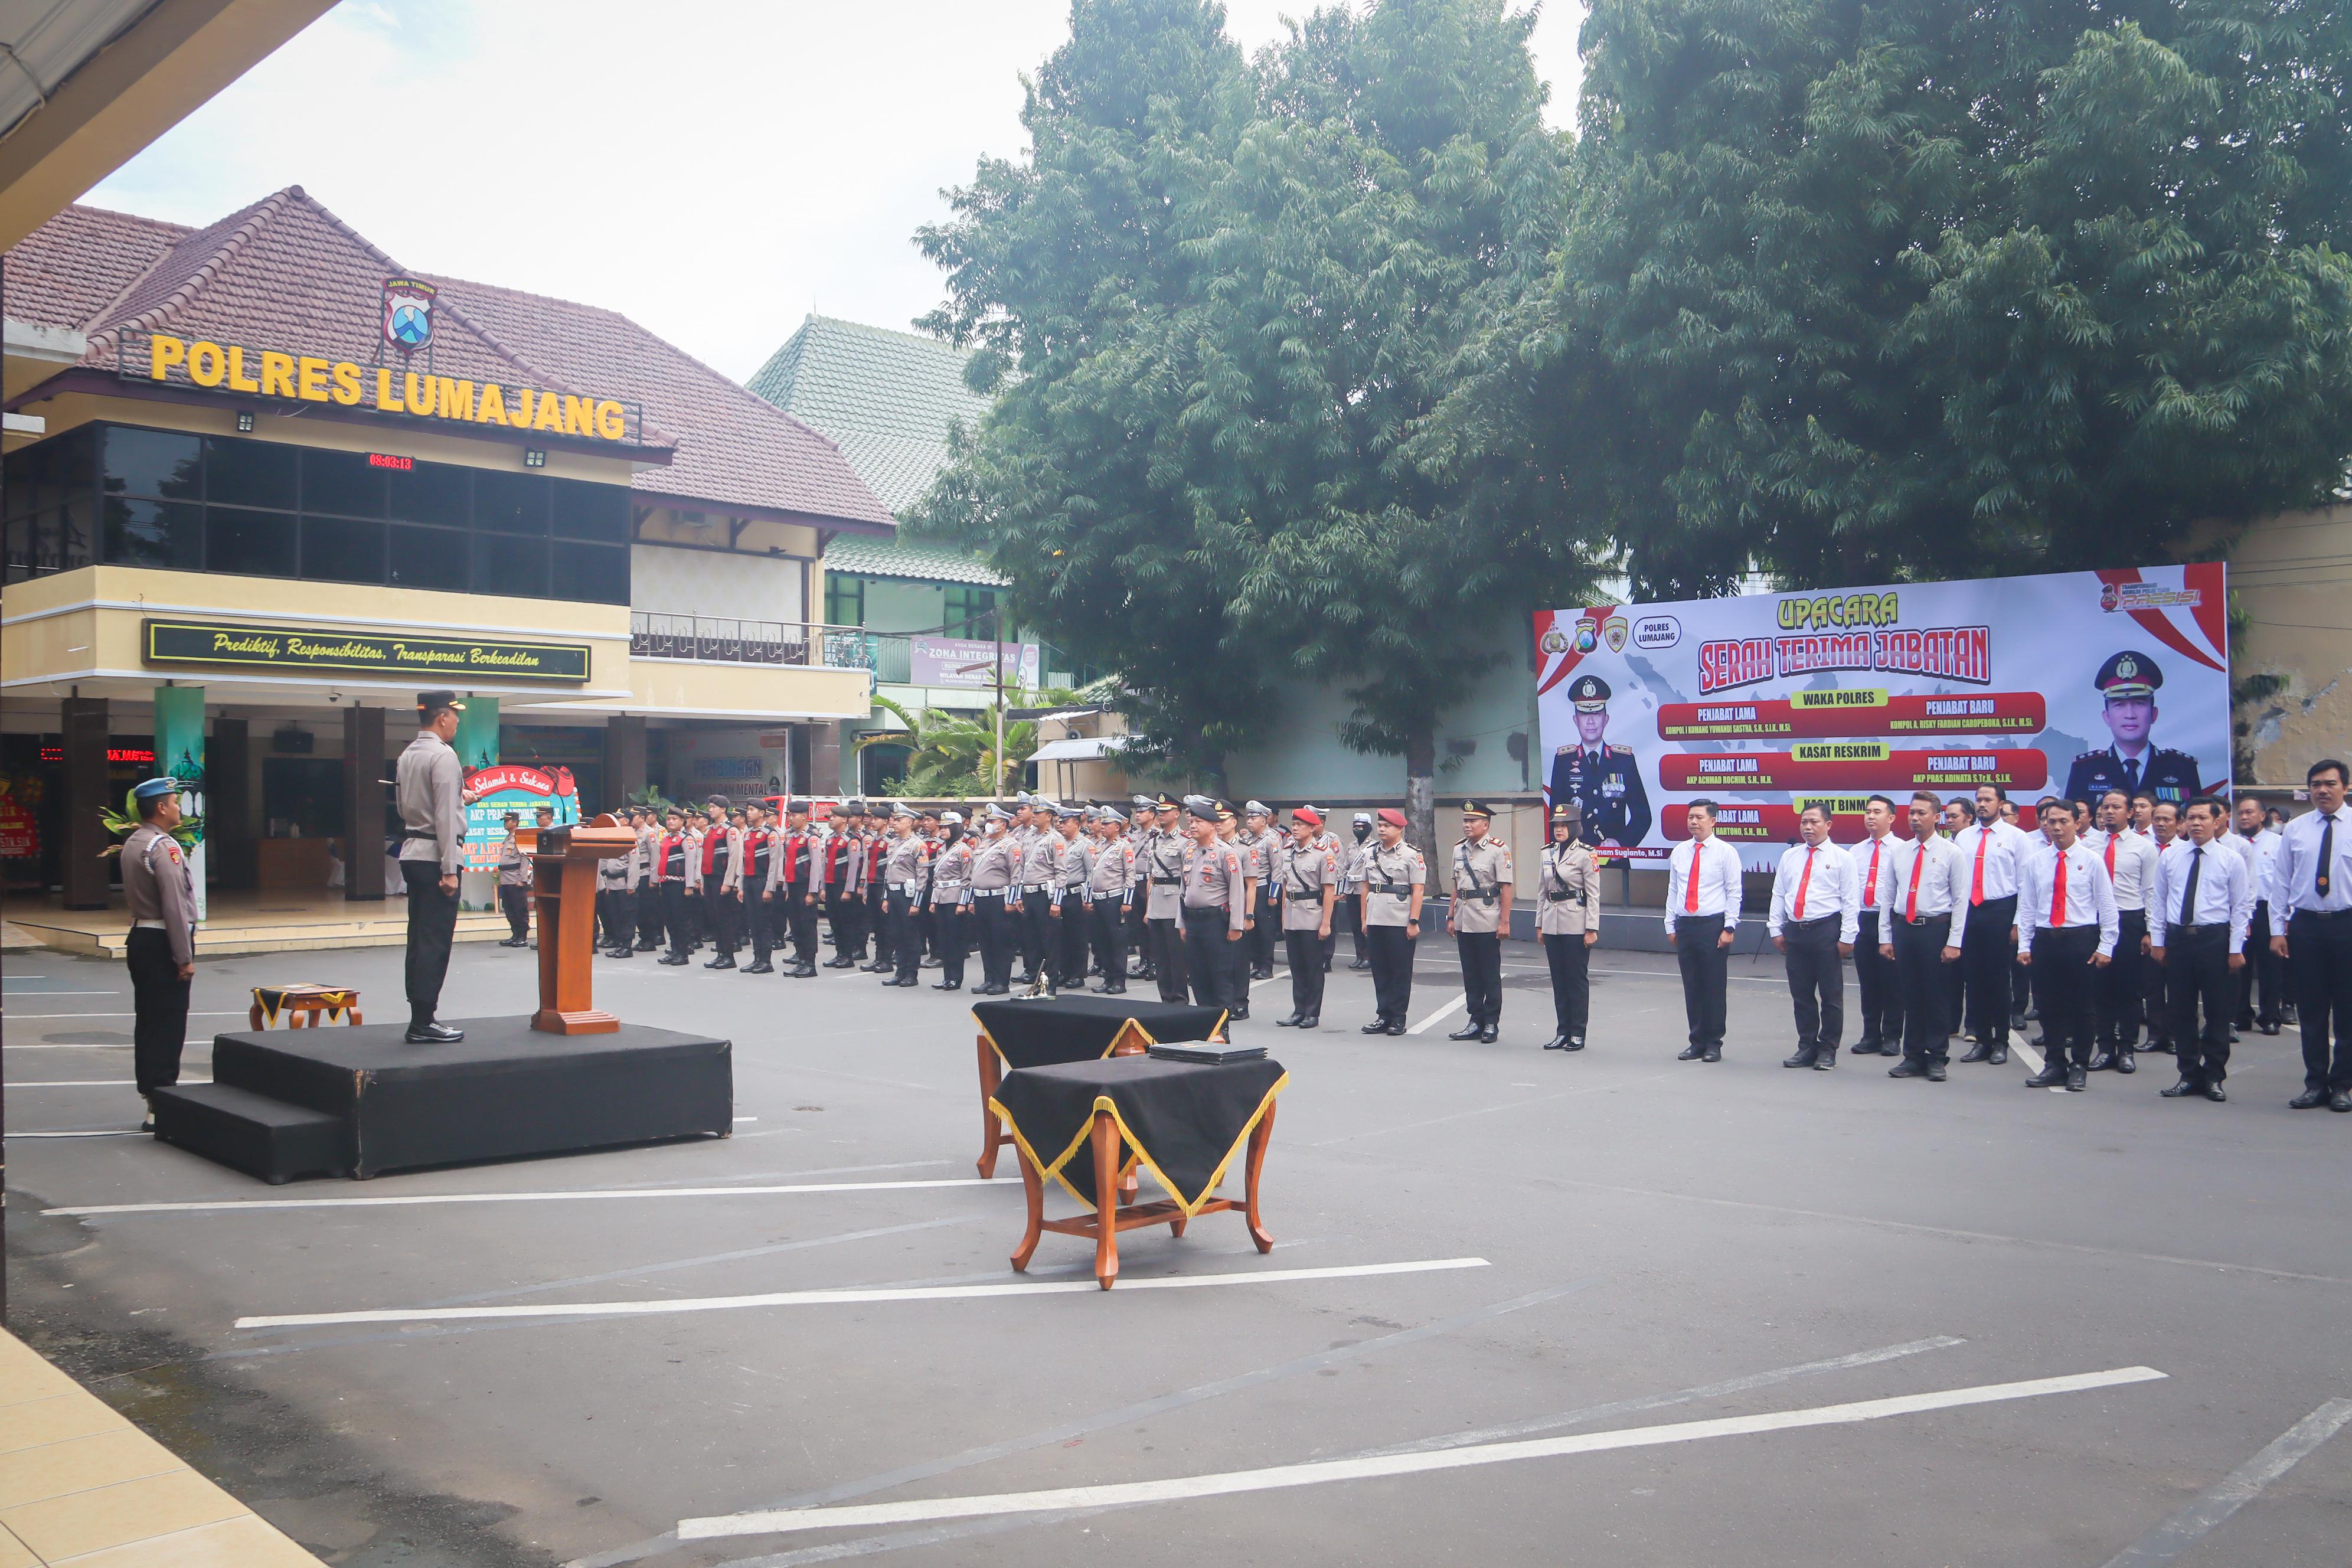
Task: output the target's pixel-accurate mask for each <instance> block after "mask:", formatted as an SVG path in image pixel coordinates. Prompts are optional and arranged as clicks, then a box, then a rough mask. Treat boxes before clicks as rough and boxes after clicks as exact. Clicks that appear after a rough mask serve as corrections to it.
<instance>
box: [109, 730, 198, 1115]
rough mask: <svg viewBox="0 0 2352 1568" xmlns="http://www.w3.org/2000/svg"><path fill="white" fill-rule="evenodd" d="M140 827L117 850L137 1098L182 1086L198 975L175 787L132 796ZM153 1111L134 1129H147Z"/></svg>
mask: <svg viewBox="0 0 2352 1568" xmlns="http://www.w3.org/2000/svg"><path fill="white" fill-rule="evenodd" d="M131 803H132V805H134V806H135V807H136V808H137V810H138V812H139V826H137V827H134V828H132V829H131V837H129V838H128V839H126V840H124V841H123V845H122V901H123V902H124V903H126V904H128V905H129V906H130V907H131V934H130V935H129V936H128V937H127V938H125V939H124V941H123V944H122V959H123V963H125V964H127V965H128V966H129V967H130V970H131V1020H132V1021H131V1070H132V1073H133V1074H134V1076H136V1078H137V1079H138V1082H139V1094H140V1098H142V1100H143V1099H145V1098H146V1097H147V1096H149V1095H151V1094H153V1093H154V1092H155V1091H156V1090H157V1089H163V1088H167V1087H169V1086H170V1085H172V1084H175V1083H177V1082H179V1081H180V1049H181V1047H183V1046H184V1044H186V1042H187V1036H188V990H189V986H190V985H191V984H192V983H193V982H194V980H195V976H196V889H195V884H194V881H193V880H192V879H190V878H189V876H188V862H187V858H186V857H185V856H184V855H182V854H181V853H180V843H179V840H178V839H176V838H173V837H172V830H173V828H175V827H177V826H180V781H179V780H178V779H175V778H173V777H172V776H170V775H169V774H166V775H164V776H163V777H162V778H152V779H149V780H147V781H146V782H145V783H144V784H139V785H137V786H135V787H134V788H133V789H132V790H131ZM154 1126H155V1113H154V1111H153V1110H152V1107H151V1108H150V1110H148V1113H147V1119H146V1121H144V1122H142V1124H141V1127H140V1131H142V1132H144V1131H153V1129H154Z"/></svg>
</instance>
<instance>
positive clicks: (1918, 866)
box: [1903, 838, 1927, 923]
mask: <svg viewBox="0 0 2352 1568" xmlns="http://www.w3.org/2000/svg"><path fill="white" fill-rule="evenodd" d="M1926 862H1927V840H1926V839H1924V838H1923V839H1921V840H1920V841H1919V842H1918V843H1916V844H1915V845H1913V846H1912V847H1911V892H1910V895H1909V896H1908V897H1906V899H1905V900H1903V918H1904V919H1905V920H1906V921H1912V922H1914V923H1916V922H1917V921H1918V919H1919V875H1920V873H1921V872H1923V871H1925V870H1927V864H1926Z"/></svg>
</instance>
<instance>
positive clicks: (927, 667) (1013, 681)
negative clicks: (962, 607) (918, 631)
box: [907, 637, 1039, 691]
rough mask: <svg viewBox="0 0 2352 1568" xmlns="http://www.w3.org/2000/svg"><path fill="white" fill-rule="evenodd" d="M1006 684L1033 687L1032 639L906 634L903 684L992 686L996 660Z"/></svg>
mask: <svg viewBox="0 0 2352 1568" xmlns="http://www.w3.org/2000/svg"><path fill="white" fill-rule="evenodd" d="M999 658H1002V659H1003V664H1002V666H1001V668H1003V671H1004V683H1005V684H1006V685H1007V686H1016V685H1017V686H1020V687H1023V688H1024V689H1028V690H1031V691H1034V690H1036V689H1037V678H1038V663H1039V659H1038V647H1037V645H1036V644H1035V643H1033V642H1024V643H1006V644H1005V645H1004V646H1003V648H1002V649H1001V650H1000V649H999V648H998V647H997V645H996V644H994V643H992V642H987V641H984V640H983V641H978V642H975V641H973V640H972V639H971V638H969V637H908V639H907V684H908V685H909V686H975V687H979V688H981V689H984V690H993V689H995V686H996V672H997V670H998V668H1000V666H999V663H998V660H999Z"/></svg>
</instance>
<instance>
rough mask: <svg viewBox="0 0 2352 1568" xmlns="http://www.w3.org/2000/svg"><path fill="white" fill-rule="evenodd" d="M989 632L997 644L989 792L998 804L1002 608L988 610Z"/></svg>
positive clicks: (1000, 798) (1000, 790) (1000, 786)
mask: <svg viewBox="0 0 2352 1568" xmlns="http://www.w3.org/2000/svg"><path fill="white" fill-rule="evenodd" d="M988 634H989V641H990V642H991V643H992V644H994V645H995V653H996V751H995V752H994V753H993V754H992V757H991V758H990V761H989V768H990V771H991V772H992V773H993V774H994V775H995V776H994V777H993V778H992V780H991V781H990V784H991V785H992V788H991V789H990V792H989V793H990V794H991V795H994V796H995V798H996V804H997V805H1003V804H1004V612H1003V610H1002V609H999V608H992V609H991V610H990V611H989V612H988Z"/></svg>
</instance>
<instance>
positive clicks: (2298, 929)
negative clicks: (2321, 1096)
mask: <svg viewBox="0 0 2352 1568" xmlns="http://www.w3.org/2000/svg"><path fill="white" fill-rule="evenodd" d="M2286 952H2287V967H2288V968H2289V969H2290V970H2291V971H2292V972H2293V973H2294V1014H2295V1019H2294V1021H2295V1026H2296V1027H2298V1028H2300V1029H2301V1030H2302V1031H2303V1087H2304V1088H2305V1089H2326V1090H2327V1091H2328V1092H2329V1093H2330V1094H2352V911H2344V910H2339V911H2337V912H2336V913H2334V914H2326V913H2323V912H2321V911H2320V910H2295V911H2294V917H2293V918H2292V919H2290V920H2289V921H2287V926H2286ZM2331 1026H2332V1027H2333V1029H2334V1031H2335V1037H2336V1039H2335V1054H2334V1057H2333V1058H2332V1059H2331V1058H2330V1056H2329V1053H2328V1033H2329V1029H2330V1027H2331Z"/></svg>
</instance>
